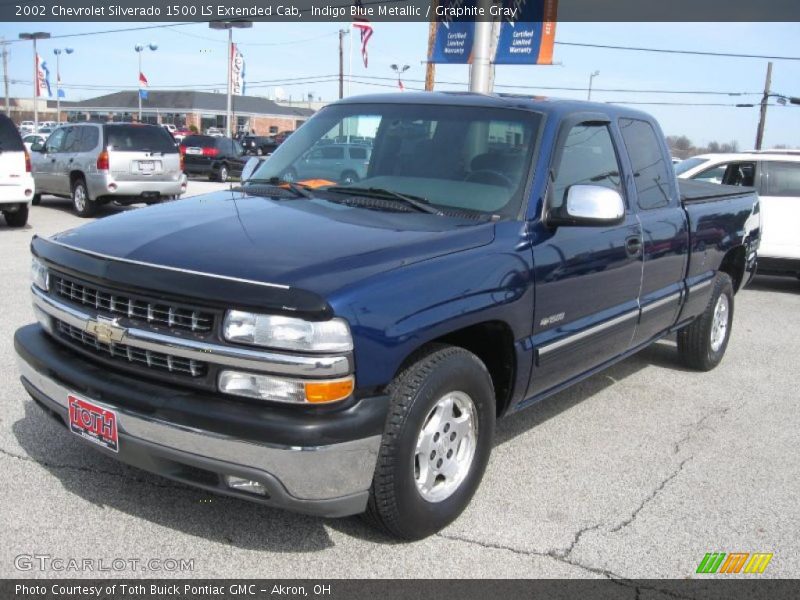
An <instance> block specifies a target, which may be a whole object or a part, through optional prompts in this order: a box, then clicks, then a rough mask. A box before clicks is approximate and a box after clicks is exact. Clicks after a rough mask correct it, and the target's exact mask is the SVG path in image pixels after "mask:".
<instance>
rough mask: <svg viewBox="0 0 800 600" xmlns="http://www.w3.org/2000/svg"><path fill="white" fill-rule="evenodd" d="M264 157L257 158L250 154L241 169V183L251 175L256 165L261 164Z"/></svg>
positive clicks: (256, 167)
mask: <svg viewBox="0 0 800 600" xmlns="http://www.w3.org/2000/svg"><path fill="white" fill-rule="evenodd" d="M263 160H264V159H262V158H259V157H258V156H251V157H250V158H248V159H247V162H246V163H244V168H243V169H242V177H241V180H242V183H245V182H246V181H247V180H248V179H250V177H252V176H253V173H255V172H256V170H257V169H258V167H260V166H261V163H262V162H263Z"/></svg>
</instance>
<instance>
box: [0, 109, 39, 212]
mask: <svg viewBox="0 0 800 600" xmlns="http://www.w3.org/2000/svg"><path fill="white" fill-rule="evenodd" d="M34 190H35V188H34V185H33V177H32V176H31V159H30V156H29V155H28V151H27V150H26V149H25V145H24V144H23V143H22V136H20V134H19V131H17V128H16V126H15V125H14V122H13V121H12V120H11V119H9V118H8V117H7V116H5V115H0V210H1V211H2V212H3V216H4V217H5V218H6V223H8V226H9V227H24V226H25V224H26V223H27V222H28V211H29V210H30V206H31V200H32V199H33V192H34Z"/></svg>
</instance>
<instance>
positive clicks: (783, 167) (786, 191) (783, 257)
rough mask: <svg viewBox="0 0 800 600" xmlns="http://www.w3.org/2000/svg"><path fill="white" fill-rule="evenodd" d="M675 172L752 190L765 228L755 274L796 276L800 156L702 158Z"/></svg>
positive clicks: (764, 153)
mask: <svg viewBox="0 0 800 600" xmlns="http://www.w3.org/2000/svg"><path fill="white" fill-rule="evenodd" d="M677 172H678V176H679V177H681V178H682V179H693V180H695V181H708V182H711V183H717V184H725V185H736V186H744V187H753V188H755V189H756V190H757V191H758V195H759V197H760V199H761V202H760V204H761V222H762V226H763V229H764V232H763V235H762V239H761V247H760V249H759V259H758V271H759V273H767V274H773V275H793V276H795V277H798V278H800V233H798V232H800V152H792V151H785V150H778V151H776V150H765V151H759V152H738V153H734V154H703V155H701V156H696V157H694V158H689V159H687V160H685V161H683V162H682V163H681V164H680V165H678V167H677Z"/></svg>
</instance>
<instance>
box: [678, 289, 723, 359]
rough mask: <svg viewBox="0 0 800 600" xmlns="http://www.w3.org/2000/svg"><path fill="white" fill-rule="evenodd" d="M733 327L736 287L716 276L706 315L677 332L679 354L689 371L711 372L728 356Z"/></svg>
mask: <svg viewBox="0 0 800 600" xmlns="http://www.w3.org/2000/svg"><path fill="white" fill-rule="evenodd" d="M732 325H733V283H732V282H731V278H730V276H729V275H728V274H727V273H717V275H716V277H715V278H714V282H713V283H712V291H711V299H710V300H709V302H708V305H707V306H706V309H705V311H703V314H702V315H700V316H699V317H697V318H696V319H695V320H694V321H692V323H690V324H689V325H687V326H686V327H684V328H683V329H681V330H680V331H679V332H678V354H679V356H680V358H681V362H683V364H684V365H686V366H687V367H690V368H692V369H697V370H699V371H710V370H711V369H713V368H714V367H716V366H717V365H718V364H719V363H720V362H721V361H722V357H723V356H724V355H725V350H726V349H727V348H728V341H729V340H730V337H731V326H732Z"/></svg>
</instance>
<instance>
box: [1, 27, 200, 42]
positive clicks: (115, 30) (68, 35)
mask: <svg viewBox="0 0 800 600" xmlns="http://www.w3.org/2000/svg"><path fill="white" fill-rule="evenodd" d="M185 25H197V23H194V22H192V23H171V24H170V25H145V26H142V27H125V28H122V29H104V30H101V31H87V32H85V33H63V34H61V35H51V36H50V37H49V38H48V39H50V40H60V39H64V38H74V37H84V36H87V35H106V34H110V33H124V32H126V31H143V30H145V29H166V28H169V27H183V26H185ZM24 41H26V40H8V41H7V42H6V43H7V44H17V43H19V42H24Z"/></svg>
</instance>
